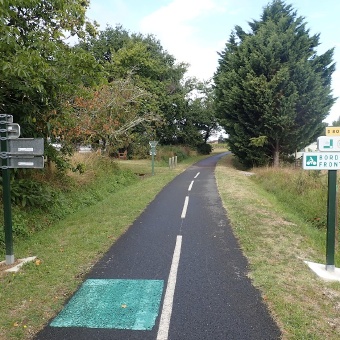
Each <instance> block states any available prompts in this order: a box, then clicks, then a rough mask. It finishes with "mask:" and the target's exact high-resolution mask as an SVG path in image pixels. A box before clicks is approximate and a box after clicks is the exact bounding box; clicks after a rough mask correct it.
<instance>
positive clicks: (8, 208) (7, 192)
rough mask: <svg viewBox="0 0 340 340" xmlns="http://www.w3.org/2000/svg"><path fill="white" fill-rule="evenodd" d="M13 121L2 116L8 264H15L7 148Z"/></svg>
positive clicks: (3, 181) (0, 117) (2, 156)
mask: <svg viewBox="0 0 340 340" xmlns="http://www.w3.org/2000/svg"><path fill="white" fill-rule="evenodd" d="M11 121H13V116H10V115H0V139H1V169H2V200H3V205H4V227H5V230H4V231H5V245H6V264H13V263H14V253H13V232H12V208H11V187H10V169H9V168H8V158H7V148H8V138H7V123H8V122H11Z"/></svg>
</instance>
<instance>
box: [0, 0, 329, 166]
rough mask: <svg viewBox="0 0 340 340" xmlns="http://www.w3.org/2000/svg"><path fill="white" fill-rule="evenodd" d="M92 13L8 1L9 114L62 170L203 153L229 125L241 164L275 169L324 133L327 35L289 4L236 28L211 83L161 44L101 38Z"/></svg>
mask: <svg viewBox="0 0 340 340" xmlns="http://www.w3.org/2000/svg"><path fill="white" fill-rule="evenodd" d="M89 3H90V2H89V0H70V1H66V0H39V1H38V0H25V1H23V0H11V1H9V0H3V1H2V2H1V3H0V9H1V13H0V14H1V15H0V72H1V77H0V112H1V113H5V114H11V115H13V117H14V121H15V122H17V123H19V124H20V126H21V130H22V136H23V137H38V136H39V137H44V138H45V140H46V141H50V143H46V155H47V156H48V159H49V160H51V161H54V162H55V163H56V164H57V166H58V167H59V168H64V167H67V162H66V158H65V157H64V156H67V155H69V154H70V153H71V152H72V150H73V149H74V147H75V145H77V144H79V143H83V144H84V143H86V144H92V145H95V146H97V147H101V148H105V149H110V148H113V149H116V148H130V149H131V152H138V150H137V148H138V145H144V144H147V142H148V141H149V140H158V141H159V142H160V143H161V144H185V145H190V146H193V147H200V146H202V145H203V146H204V145H205V144H206V143H207V141H208V139H209V137H210V136H211V135H212V133H214V132H215V131H217V130H218V128H219V127H220V126H221V127H223V128H224V129H225V131H226V133H227V134H228V144H229V148H230V150H231V151H232V152H233V153H234V154H235V155H236V157H237V158H239V160H240V161H241V162H242V163H243V164H244V165H246V166H248V167H251V166H259V165H260V166H261V165H264V164H274V165H278V164H279V161H280V160H282V159H284V160H286V159H288V157H289V155H291V154H293V153H294V152H295V151H296V150H299V149H301V148H303V147H305V146H306V145H308V144H309V143H311V142H313V141H315V139H316V137H317V136H319V135H320V134H322V131H323V128H324V124H323V120H324V119H325V118H326V116H327V115H328V113H329V110H330V108H331V107H332V105H333V103H334V101H335V98H334V97H333V95H332V91H331V76H332V73H333V72H334V70H335V64H334V62H333V49H330V50H328V51H326V52H325V53H323V54H321V55H318V54H317V47H318V45H319V44H320V41H319V40H320V36H319V35H318V34H316V35H311V34H310V32H309V29H308V28H307V23H306V22H305V20H304V18H303V17H301V16H298V15H297V12H296V11H295V10H294V8H293V7H292V6H291V5H287V4H285V2H283V1H282V0H273V1H272V2H271V3H269V4H268V5H267V6H265V7H264V9H263V13H262V15H261V18H260V20H253V21H251V22H249V27H250V30H249V31H245V30H244V29H243V28H242V27H240V26H235V28H234V30H233V32H232V33H231V35H230V37H229V39H228V41H227V43H226V45H225V48H224V50H223V51H221V52H220V53H219V64H218V68H217V70H216V72H215V75H214V77H213V82H211V81H205V82H204V81H201V82H200V81H198V80H197V79H195V78H186V77H185V74H186V71H187V69H188V65H187V64H185V63H181V62H178V61H177V60H176V59H175V57H174V56H173V55H171V54H170V53H169V52H168V51H166V50H165V49H164V48H163V46H162V45H161V42H160V41H159V40H157V38H156V37H154V36H153V35H142V34H140V33H131V32H130V31H128V30H126V29H124V27H123V26H121V25H117V26H115V27H112V26H107V27H106V28H105V29H104V30H102V31H99V30H98V25H97V24H96V22H90V21H88V20H87V19H86V10H87V9H88V7H89ZM70 37H76V38H77V43H76V44H75V45H70V44H69V43H68V38H70ZM55 141H58V142H61V143H62V146H63V147H62V149H61V152H58V151H56V150H55V149H54V148H53V147H52V146H51V143H53V142H55ZM133 148H135V150H133ZM203 149H204V148H203Z"/></svg>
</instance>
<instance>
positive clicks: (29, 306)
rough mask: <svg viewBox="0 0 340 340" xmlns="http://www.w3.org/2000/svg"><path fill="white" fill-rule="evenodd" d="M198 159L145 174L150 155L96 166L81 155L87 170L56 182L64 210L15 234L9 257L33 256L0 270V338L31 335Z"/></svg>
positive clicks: (59, 307)
mask: <svg viewBox="0 0 340 340" xmlns="http://www.w3.org/2000/svg"><path fill="white" fill-rule="evenodd" d="M84 157H86V156H84ZM89 157H94V156H89ZM201 158H202V157H193V158H191V159H187V160H186V161H185V162H183V163H180V164H179V165H178V167H177V168H176V169H173V170H169V169H168V168H167V167H165V166H158V165H157V164H156V166H155V176H151V163H150V160H144V161H118V162H117V163H118V166H117V165H115V167H113V168H112V169H111V168H107V167H105V166H104V165H103V164H102V166H103V168H102V169H99V168H98V164H97V166H96V167H92V165H94V164H96V162H97V161H96V160H93V159H92V160H90V159H83V161H84V162H85V163H86V162H87V163H88V164H87V169H88V171H87V172H85V174H84V175H80V174H71V177H72V179H70V182H71V184H72V185H70V186H68V185H69V184H65V183H64V184H61V185H67V188H69V193H68V195H67V198H65V202H64V203H63V204H62V205H61V207H62V209H65V211H64V212H60V214H61V217H62V218H61V219H60V220H59V221H57V222H54V223H50V224H49V226H48V227H45V228H43V229H41V230H36V231H35V232H34V233H32V234H30V235H29V236H28V237H25V238H21V237H18V238H16V239H15V242H14V254H15V257H16V258H24V257H28V256H37V257H38V259H37V261H35V262H32V263H30V264H27V265H25V266H24V267H23V268H22V269H21V270H20V272H19V273H17V274H9V273H5V272H4V271H3V270H0V300H1V306H2V308H1V310H0V339H3V340H7V339H31V338H32V337H33V336H34V334H36V332H37V331H38V330H39V329H41V328H42V327H43V325H44V324H45V323H46V322H47V321H48V320H49V319H50V318H52V317H53V316H55V315H56V314H57V313H58V311H59V310H60V309H61V308H62V306H63V304H64V303H65V301H66V300H67V299H68V298H69V297H70V295H71V294H72V293H73V292H74V291H75V290H76V289H77V287H78V285H79V284H80V283H81V281H82V280H83V277H84V275H85V274H86V273H87V272H88V271H89V269H90V268H91V267H92V265H93V264H94V263H95V262H96V261H98V259H99V258H100V257H101V256H102V255H103V253H105V252H106V251H107V250H108V248H109V247H110V246H111V245H112V244H113V243H114V242H115V240H116V239H117V238H119V237H120V235H121V234H122V233H124V232H125V231H126V229H127V228H128V227H129V225H131V223H132V222H133V221H134V220H135V219H136V217H137V216H139V215H140V213H141V212H142V211H143V210H144V209H145V207H146V206H147V205H148V203H149V202H151V201H152V200H153V199H154V197H155V196H156V194H157V193H158V192H159V191H160V190H161V189H162V188H163V187H164V186H165V185H166V184H167V183H168V182H170V181H171V180H172V179H173V178H174V177H175V176H176V175H178V174H179V173H180V172H182V171H183V170H184V169H185V168H186V167H187V166H188V165H189V164H191V163H193V162H195V161H198V160H199V159H201ZM100 161H103V160H100ZM91 164H92V165H91ZM106 165H107V164H106ZM105 169H106V170H105ZM111 171H112V172H113V174H111ZM141 172H142V173H144V174H145V176H143V177H142V178H140V177H138V176H135V175H134V176H133V178H134V179H133V181H130V174H134V173H141ZM126 173H128V174H129V175H128V176H127V177H128V178H129V180H128V181H126V180H125V176H126V175H125V174H126ZM121 174H124V175H121ZM122 176H123V180H122ZM118 184H119V185H118ZM141 192H143V195H141V194H140V193H141ZM73 200H74V202H73ZM68 204H70V205H71V204H73V205H72V206H71V207H68V206H67V205H68ZM68 209H69V210H68ZM71 212H72V213H71ZM40 217H41V218H42V217H43V215H40ZM4 267H5V266H2V268H1V269H4Z"/></svg>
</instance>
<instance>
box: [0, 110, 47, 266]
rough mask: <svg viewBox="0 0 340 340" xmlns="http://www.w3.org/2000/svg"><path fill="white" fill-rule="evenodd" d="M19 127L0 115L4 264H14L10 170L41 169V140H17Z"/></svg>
mask: <svg viewBox="0 0 340 340" xmlns="http://www.w3.org/2000/svg"><path fill="white" fill-rule="evenodd" d="M19 136H20V126H19V124H16V123H13V116H11V115H6V114H0V147H1V148H0V151H1V152H0V158H1V166H0V168H1V170H2V183H3V184H2V185H3V205H4V225H5V246H6V264H13V263H14V254H13V231H12V210H11V188H10V169H11V168H43V167H44V157H43V154H44V140H43V138H19Z"/></svg>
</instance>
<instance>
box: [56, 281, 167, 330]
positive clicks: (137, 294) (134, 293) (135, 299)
mask: <svg viewBox="0 0 340 340" xmlns="http://www.w3.org/2000/svg"><path fill="white" fill-rule="evenodd" d="M163 286H164V282H163V280H116V279H111V280H103V279H89V280H86V281H85V282H84V283H83V284H82V286H81V287H80V289H79V290H78V291H77V292H76V294H75V295H74V296H73V297H72V299H71V300H70V301H69V303H68V304H67V305H66V306H65V308H64V309H63V310H62V311H61V312H60V313H59V315H58V316H57V317H56V318H55V319H54V320H53V321H52V322H51V324H50V325H51V326H52V327H87V328H111V329H112V328H115V329H130V330H151V329H152V327H153V326H154V325H155V320H156V318H157V315H158V313H159V305H160V301H161V297H162V292H163Z"/></svg>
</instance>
